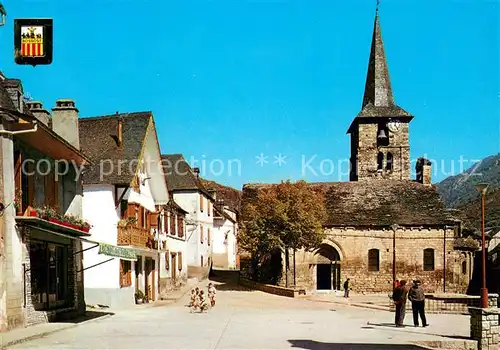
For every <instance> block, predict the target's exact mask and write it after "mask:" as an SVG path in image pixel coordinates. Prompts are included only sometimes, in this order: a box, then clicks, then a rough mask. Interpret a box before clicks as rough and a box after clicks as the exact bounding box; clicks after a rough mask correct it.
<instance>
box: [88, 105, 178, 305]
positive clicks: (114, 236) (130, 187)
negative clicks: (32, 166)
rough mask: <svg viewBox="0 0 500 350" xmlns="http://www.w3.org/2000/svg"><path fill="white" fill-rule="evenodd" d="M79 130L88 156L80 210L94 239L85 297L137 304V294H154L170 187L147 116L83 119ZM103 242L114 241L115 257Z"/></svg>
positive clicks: (150, 118)
mask: <svg viewBox="0 0 500 350" xmlns="http://www.w3.org/2000/svg"><path fill="white" fill-rule="evenodd" d="M80 135H81V144H82V150H83V151H84V152H85V154H87V155H88V156H89V158H90V159H91V160H92V162H93V163H94V165H93V166H92V167H90V168H89V170H88V171H87V172H86V173H85V174H84V175H83V183H84V201H83V216H84V217H85V218H86V219H87V220H88V221H89V222H90V223H91V225H92V229H91V230H90V234H91V239H92V240H94V241H96V242H98V243H99V245H98V246H96V245H92V244H90V243H89V244H85V247H84V249H86V250H85V252H84V266H85V291H86V301H87V303H90V304H101V305H108V306H112V307H127V306H132V305H134V304H135V299H136V298H135V296H136V293H140V294H144V295H145V296H146V297H147V299H148V300H150V301H154V300H157V299H158V298H159V294H160V293H159V289H160V288H159V286H160V283H159V281H160V256H161V255H162V252H164V251H166V248H165V247H163V246H162V245H161V244H159V239H160V237H159V234H160V232H159V227H158V225H159V222H158V220H159V219H158V218H159V208H161V207H162V206H163V205H166V204H167V203H168V191H167V187H166V183H165V178H164V176H163V175H162V172H161V169H160V167H159V164H160V162H161V159H160V151H159V145H158V139H157V135H156V128H155V124H154V119H153V115H152V114H151V112H139V113H126V114H116V115H110V116H101V117H92V118H84V119H82V120H81V122H80ZM109 246H119V247H120V249H117V248H114V252H115V254H116V258H115V259H108V258H107V257H105V256H103V254H102V251H103V250H106V249H109ZM93 247H94V248H93ZM95 248H99V249H95Z"/></svg>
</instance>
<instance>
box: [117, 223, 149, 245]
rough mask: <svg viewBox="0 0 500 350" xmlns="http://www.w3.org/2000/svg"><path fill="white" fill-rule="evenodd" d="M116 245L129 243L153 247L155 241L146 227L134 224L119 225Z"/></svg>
mask: <svg viewBox="0 0 500 350" xmlns="http://www.w3.org/2000/svg"><path fill="white" fill-rule="evenodd" d="M118 245H130V246H135V247H144V248H152V249H154V246H155V242H154V238H153V236H152V235H151V234H150V232H149V231H148V230H146V229H143V228H139V227H135V226H125V227H121V226H119V227H118Z"/></svg>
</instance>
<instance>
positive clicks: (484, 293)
mask: <svg viewBox="0 0 500 350" xmlns="http://www.w3.org/2000/svg"><path fill="white" fill-rule="evenodd" d="M475 187H476V189H477V190H478V191H479V192H480V193H481V240H482V243H481V245H482V265H483V266H482V284H481V307H482V308H485V309H486V308H488V289H487V288H486V239H485V234H484V197H485V196H486V191H487V189H488V184H485V183H481V184H477V185H476V186H475Z"/></svg>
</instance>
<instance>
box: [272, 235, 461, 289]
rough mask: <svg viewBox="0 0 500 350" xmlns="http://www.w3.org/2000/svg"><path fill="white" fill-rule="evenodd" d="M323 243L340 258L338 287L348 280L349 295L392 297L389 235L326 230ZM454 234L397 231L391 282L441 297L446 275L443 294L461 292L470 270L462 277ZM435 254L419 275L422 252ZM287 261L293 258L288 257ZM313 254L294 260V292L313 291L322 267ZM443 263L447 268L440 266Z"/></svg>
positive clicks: (290, 279) (290, 278)
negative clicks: (375, 262)
mask: <svg viewBox="0 0 500 350" xmlns="http://www.w3.org/2000/svg"><path fill="white" fill-rule="evenodd" d="M326 233H327V235H328V236H327V237H328V238H327V239H326V240H325V243H326V244H327V245H330V246H332V247H333V248H335V249H336V250H337V251H338V253H339V255H340V257H341V277H340V281H341V283H340V287H341V288H342V285H343V283H344V281H345V280H346V278H350V280H351V287H352V290H353V291H354V292H360V293H361V292H365V293H378V292H390V291H392V266H393V231H392V230H382V229H370V230H368V229H366V230H364V229H354V228H347V229H341V228H333V229H327V230H326ZM453 238H454V232H453V230H450V229H448V230H446V231H445V230H444V229H400V230H397V231H396V235H395V250H396V279H398V280H402V279H405V280H407V281H409V282H411V281H412V280H414V279H420V280H421V281H422V283H423V286H424V288H425V290H426V292H431V293H432V292H438V293H442V292H443V271H444V269H446V292H465V288H467V284H468V281H469V269H470V266H469V265H468V266H467V271H466V273H465V274H464V273H463V271H462V269H461V267H462V265H461V263H462V261H467V257H465V256H463V254H462V255H461V254H460V253H458V252H456V251H454V250H453ZM428 248H432V249H434V270H433V271H424V270H423V264H424V249H428ZM370 249H378V250H379V271H369V269H368V251H369V250H370ZM291 256H292V255H291ZM322 260H324V257H322V256H321V255H318V254H314V253H310V252H304V251H299V252H297V253H296V255H295V266H296V276H295V278H296V287H297V288H301V289H306V290H315V289H316V282H317V279H316V278H317V275H316V273H317V272H316V266H317V264H318V263H324V261H322ZM444 261H446V266H444V263H443V262H444ZM288 281H289V284H292V283H293V260H292V258H290V269H289V273H288ZM284 282H285V278H282V282H281V284H282V285H283V284H284Z"/></svg>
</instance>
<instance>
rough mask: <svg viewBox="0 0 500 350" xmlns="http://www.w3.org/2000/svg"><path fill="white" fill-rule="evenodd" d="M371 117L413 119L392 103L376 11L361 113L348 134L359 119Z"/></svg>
mask: <svg viewBox="0 0 500 350" xmlns="http://www.w3.org/2000/svg"><path fill="white" fill-rule="evenodd" d="M373 117H382V118H391V117H392V118H394V117H399V118H410V119H411V118H413V117H412V116H411V114H410V113H408V112H407V111H405V110H404V109H403V108H401V107H399V106H397V105H396V104H395V102H394V95H393V93H392V86H391V79H390V77H389V66H388V64H387V58H386V55H385V49H384V42H383V40H382V30H381V28H380V20H379V16H378V11H377V14H376V15H375V23H374V25H373V36H372V44H371V49H370V59H369V62H368V72H367V75H366V83H365V92H364V96H363V104H362V106H361V112H359V114H358V115H357V116H356V118H355V119H354V120H353V122H352V124H351V126H350V127H349V130H348V132H350V131H351V128H352V126H353V125H354V124H355V123H357V122H358V121H359V118H373Z"/></svg>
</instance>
